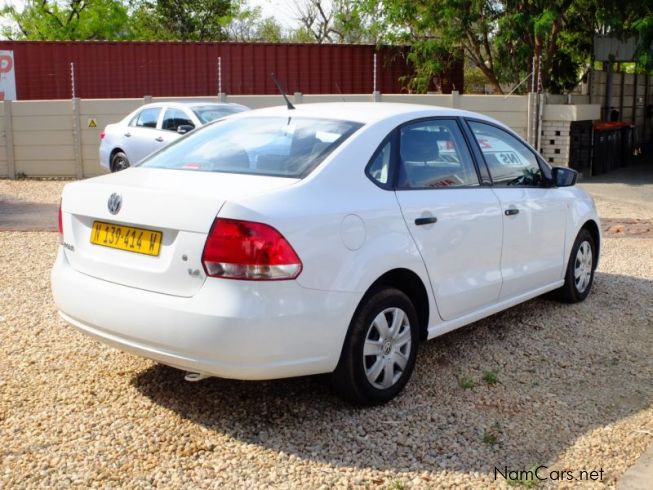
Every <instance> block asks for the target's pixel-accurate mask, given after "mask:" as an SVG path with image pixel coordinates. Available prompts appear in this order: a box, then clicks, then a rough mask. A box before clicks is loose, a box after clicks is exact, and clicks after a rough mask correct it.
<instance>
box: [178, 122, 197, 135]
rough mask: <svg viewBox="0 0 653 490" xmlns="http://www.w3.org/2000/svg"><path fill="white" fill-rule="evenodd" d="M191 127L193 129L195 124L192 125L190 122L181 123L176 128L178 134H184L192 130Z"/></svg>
mask: <svg viewBox="0 0 653 490" xmlns="http://www.w3.org/2000/svg"><path fill="white" fill-rule="evenodd" d="M193 129H195V126H193V125H192V124H182V125H181V126H179V127H178V128H177V132H178V133H179V134H186V133H188V132H190V131H192V130H193Z"/></svg>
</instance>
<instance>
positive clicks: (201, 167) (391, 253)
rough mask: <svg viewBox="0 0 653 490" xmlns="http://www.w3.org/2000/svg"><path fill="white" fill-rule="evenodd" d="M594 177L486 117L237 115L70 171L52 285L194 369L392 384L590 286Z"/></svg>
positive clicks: (71, 305)
mask: <svg viewBox="0 0 653 490" xmlns="http://www.w3.org/2000/svg"><path fill="white" fill-rule="evenodd" d="M575 181H576V173H575V172H574V171H573V170H569V169H567V168H551V167H550V166H549V165H548V164H547V163H546V162H545V161H544V160H542V158H541V157H540V156H539V155H538V154H537V153H536V152H535V151H534V150H533V149H532V148H531V147H530V146H528V145H527V144H526V143H525V142H524V141H523V140H522V139H521V138H520V137H519V136H517V135H516V134H514V133H513V132H512V131H510V130H509V129H508V128H506V127H505V126H504V125H503V124H501V123H498V122H496V121H494V120H492V119H490V118H488V117H485V116H482V115H480V114H474V113H470V112H464V111H456V110H450V109H443V108H434V107H428V106H414V105H395V104H354V103H338V104H319V105H302V106H300V107H298V108H297V109H295V110H291V109H288V108H286V107H277V108H270V109H262V110H257V111H251V112H244V113H242V114H237V115H235V116H233V117H231V118H229V119H228V120H224V121H220V122H217V123H214V124H210V125H208V126H206V127H204V128H202V129H199V130H197V131H194V132H192V133H191V134H189V135H187V136H185V137H184V138H181V139H180V140H178V141H177V142H175V143H173V144H172V145H170V146H169V147H167V148H165V149H164V150H162V151H159V152H158V153H155V154H154V155H152V156H150V157H149V158H147V159H146V160H145V161H143V162H142V163H141V164H140V165H138V166H136V167H133V168H129V169H127V170H125V171H124V172H119V173H115V174H110V175H105V176H102V177H97V178H94V179H89V180H85V181H80V182H75V183H71V184H68V185H67V186H66V187H65V190H64V193H63V198H62V204H61V213H60V229H61V233H62V236H61V242H62V243H61V247H60V251H59V255H58V258H57V261H56V263H55V266H54V269H53V271H52V289H53V293H54V298H55V301H56V303H57V305H58V307H59V309H60V311H61V316H62V317H63V318H64V319H65V320H67V321H68V322H69V323H71V324H72V325H73V326H75V327H77V328H78V329H80V330H81V331H83V332H85V333H87V334H90V335H92V336H94V337H96V338H98V339H100V340H101V341H102V342H105V343H107V344H109V345H113V346H116V347H118V348H120V349H123V350H125V351H128V352H132V353H135V354H138V355H141V356H144V357H147V358H150V359H154V360H156V361H159V362H161V363H164V364H168V365H170V366H174V367H177V368H179V369H183V370H185V371H188V372H190V373H193V376H194V377H195V379H199V378H202V377H205V376H221V377H226V378H237V379H250V380H260V379H270V378H282V377H289V376H300V375H310V374H318V373H330V376H331V378H332V381H333V385H334V387H335V389H336V390H337V391H338V392H339V393H340V394H341V395H342V396H343V397H345V398H347V399H348V400H350V401H352V402H354V403H357V404H374V403H381V402H385V401H387V400H390V399H391V398H393V397H394V396H395V395H397V394H398V393H399V391H400V390H401V389H402V388H403V387H404V385H405V384H406V382H407V381H408V378H409V377H410V375H411V372H412V370H413V366H414V364H415V357H416V354H417V349H418V345H419V343H420V341H422V340H425V339H430V338H433V337H436V336H438V335H441V334H443V333H445V332H448V331H450V330H453V329H455V328H458V327H460V326H462V325H466V324H468V323H471V322H474V321H476V320H478V319H480V318H483V317H486V316H488V315H491V314H493V313H496V312H498V311H500V310H503V309H505V308H508V307H510V306H513V305H516V304H518V303H521V302H523V301H526V300H528V299H531V298H534V297H536V296H538V295H541V294H543V293H546V292H549V291H556V293H557V295H558V296H559V297H560V298H561V299H562V300H564V301H566V302H576V301H582V300H583V299H585V297H586V296H587V295H588V294H589V292H590V288H591V287H592V279H593V275H594V270H595V268H596V264H597V260H598V256H599V245H600V239H601V237H600V232H599V229H600V228H599V220H598V217H597V213H596V209H595V206H594V203H593V201H592V198H591V197H590V196H589V195H588V194H587V193H586V192H584V191H583V190H582V189H580V188H578V187H576V186H575V185H574V184H575Z"/></svg>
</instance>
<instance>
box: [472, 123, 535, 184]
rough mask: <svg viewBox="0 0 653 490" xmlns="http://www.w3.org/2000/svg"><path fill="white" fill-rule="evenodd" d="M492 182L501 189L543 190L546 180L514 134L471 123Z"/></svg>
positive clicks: (493, 127)
mask: <svg viewBox="0 0 653 490" xmlns="http://www.w3.org/2000/svg"><path fill="white" fill-rule="evenodd" d="M469 126H470V128H471V129H472V132H473V133H474V136H475V137H476V141H478V146H479V147H480V148H481V152H482V153H483V158H485V163H487V166H488V169H489V171H490V175H491V176H492V183H493V185H495V186H498V187H514V186H521V187H524V186H525V187H539V186H541V185H543V184H544V182H545V179H544V176H543V174H542V169H541V168H540V166H539V164H538V163H537V158H536V157H535V154H534V153H533V152H532V151H531V149H530V148H529V147H528V146H526V145H525V144H524V143H522V142H521V141H519V140H518V139H517V138H515V137H514V136H513V135H511V134H510V133H508V132H506V131H504V130H502V129H499V128H497V127H495V126H491V125H490V124H484V123H480V122H476V121H469Z"/></svg>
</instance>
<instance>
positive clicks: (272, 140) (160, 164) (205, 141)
mask: <svg viewBox="0 0 653 490" xmlns="http://www.w3.org/2000/svg"><path fill="white" fill-rule="evenodd" d="M361 126H362V124H359V123H355V122H350V121H337V120H330V119H312V118H292V117H245V118H242V119H232V120H226V121H222V122H219V123H216V124H214V125H210V126H207V127H205V128H202V129H200V130H198V131H197V132H194V133H192V134H190V135H189V136H188V137H185V138H182V139H180V140H179V141H177V142H176V143H173V144H172V145H170V146H168V147H167V148H166V149H164V150H162V151H160V152H158V153H155V154H154V155H152V156H151V157H150V158H147V159H146V160H144V161H143V162H142V163H141V165H140V166H142V167H150V168H170V169H186V170H203V171H209V172H232V173H242V174H261V175H274V176H280V177H293V178H297V177H299V178H301V177H304V176H306V175H308V174H309V173H310V172H311V171H312V170H313V169H314V168H315V167H317V166H318V165H319V164H320V162H322V160H324V159H325V158H326V157H327V156H328V155H329V154H330V153H331V152H332V151H333V150H334V149H336V148H337V147H338V146H339V145H340V144H341V143H342V142H343V141H345V140H346V139H347V138H348V137H349V136H350V135H351V134H352V133H353V132H354V131H356V130H357V129H358V128H360V127H361Z"/></svg>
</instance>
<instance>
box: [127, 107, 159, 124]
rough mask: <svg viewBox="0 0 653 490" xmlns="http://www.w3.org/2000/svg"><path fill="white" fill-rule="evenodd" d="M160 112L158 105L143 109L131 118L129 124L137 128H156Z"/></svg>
mask: <svg viewBox="0 0 653 490" xmlns="http://www.w3.org/2000/svg"><path fill="white" fill-rule="evenodd" d="M160 113H161V108H159V107H150V108H149V109H143V110H142V111H141V112H139V113H138V115H137V116H136V117H135V118H134V119H132V120H131V123H130V124H129V125H130V126H136V127H139V128H156V123H157V121H158V120H159V114H160Z"/></svg>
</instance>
